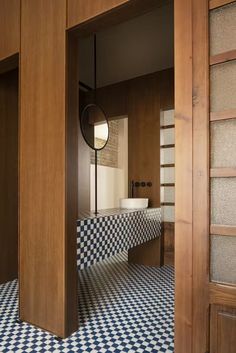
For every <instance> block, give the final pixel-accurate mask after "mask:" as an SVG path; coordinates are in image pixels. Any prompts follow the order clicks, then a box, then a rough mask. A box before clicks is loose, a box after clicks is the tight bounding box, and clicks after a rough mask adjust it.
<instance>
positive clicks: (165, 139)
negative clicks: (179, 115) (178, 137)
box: [161, 129, 175, 145]
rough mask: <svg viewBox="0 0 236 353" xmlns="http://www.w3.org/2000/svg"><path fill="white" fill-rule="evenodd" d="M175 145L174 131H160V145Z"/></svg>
mask: <svg viewBox="0 0 236 353" xmlns="http://www.w3.org/2000/svg"><path fill="white" fill-rule="evenodd" d="M174 143H175V129H164V130H161V145H172V144H174Z"/></svg>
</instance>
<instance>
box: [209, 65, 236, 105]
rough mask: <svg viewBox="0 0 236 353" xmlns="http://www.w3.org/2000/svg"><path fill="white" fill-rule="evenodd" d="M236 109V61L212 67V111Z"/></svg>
mask: <svg viewBox="0 0 236 353" xmlns="http://www.w3.org/2000/svg"><path fill="white" fill-rule="evenodd" d="M235 108H236V60H234V61H231V62H228V63H225V64H220V65H215V66H212V67H211V111H213V112H216V111H222V110H229V109H235Z"/></svg>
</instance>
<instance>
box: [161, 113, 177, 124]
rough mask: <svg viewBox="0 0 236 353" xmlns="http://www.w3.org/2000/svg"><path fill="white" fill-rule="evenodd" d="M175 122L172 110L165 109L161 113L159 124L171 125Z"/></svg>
mask: <svg viewBox="0 0 236 353" xmlns="http://www.w3.org/2000/svg"><path fill="white" fill-rule="evenodd" d="M174 123H175V112H174V110H165V111H163V112H162V113H161V125H162V126H163V125H173V124H174Z"/></svg>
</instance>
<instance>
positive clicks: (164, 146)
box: [161, 144, 175, 148]
mask: <svg viewBox="0 0 236 353" xmlns="http://www.w3.org/2000/svg"><path fill="white" fill-rule="evenodd" d="M173 147H175V145H174V144H170V145H162V146H161V148H173Z"/></svg>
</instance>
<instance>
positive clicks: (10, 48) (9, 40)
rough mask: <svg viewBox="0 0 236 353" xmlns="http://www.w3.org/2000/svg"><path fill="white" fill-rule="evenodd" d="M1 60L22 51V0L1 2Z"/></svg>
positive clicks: (3, 0)
mask: <svg viewBox="0 0 236 353" xmlns="http://www.w3.org/2000/svg"><path fill="white" fill-rule="evenodd" d="M0 9H1V11H0V60H3V59H5V58H6V57H8V56H11V55H13V54H16V53H18V52H19V50H20V0H10V1H9V0H0Z"/></svg>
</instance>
